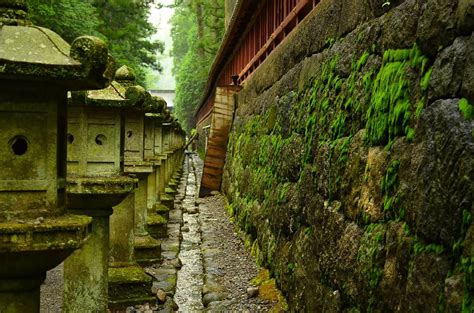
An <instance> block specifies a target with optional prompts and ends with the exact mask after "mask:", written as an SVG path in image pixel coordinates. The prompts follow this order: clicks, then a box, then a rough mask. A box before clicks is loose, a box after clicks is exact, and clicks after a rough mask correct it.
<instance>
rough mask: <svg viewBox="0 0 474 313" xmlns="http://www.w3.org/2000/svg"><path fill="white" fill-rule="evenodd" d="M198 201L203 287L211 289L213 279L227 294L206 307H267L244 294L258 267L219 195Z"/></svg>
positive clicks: (234, 309)
mask: <svg viewBox="0 0 474 313" xmlns="http://www.w3.org/2000/svg"><path fill="white" fill-rule="evenodd" d="M200 202H201V203H200V205H199V211H200V218H201V224H202V226H201V229H202V237H203V244H202V251H203V257H204V263H205V272H206V275H205V281H206V285H209V286H208V288H207V289H208V290H212V289H213V288H214V286H215V283H217V284H218V285H220V286H222V287H224V289H225V292H226V293H227V294H228V296H227V298H226V299H225V300H223V301H220V302H219V301H217V302H211V303H210V304H209V309H211V310H212V311H214V310H215V311H222V310H224V311H240V312H242V311H250V312H262V311H268V310H269V309H270V308H271V307H272V306H273V303H269V302H268V301H265V300H262V299H260V298H258V297H252V298H249V297H248V295H247V288H248V287H250V286H251V285H250V280H251V279H252V278H254V277H255V276H256V275H257V273H258V267H257V265H256V264H255V261H254V260H253V258H252V257H251V256H250V254H249V252H248V251H247V250H246V249H245V247H244V243H243V242H242V240H241V239H240V238H239V237H238V236H237V234H236V233H235V232H234V225H233V224H232V222H231V221H230V219H229V216H228V215H227V212H226V211H225V208H224V199H223V197H222V196H220V195H218V196H213V197H208V198H205V199H201V200H200ZM206 285H205V289H206ZM204 291H207V290H204ZM211 292H212V291H211ZM204 302H206V295H205V296H204Z"/></svg>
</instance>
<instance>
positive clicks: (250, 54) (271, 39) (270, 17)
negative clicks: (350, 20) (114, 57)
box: [218, 0, 319, 86]
mask: <svg viewBox="0 0 474 313" xmlns="http://www.w3.org/2000/svg"><path fill="white" fill-rule="evenodd" d="M262 2H263V4H262V5H261V6H260V8H259V11H258V13H257V14H256V15H255V16H254V18H253V19H252V20H251V21H250V23H251V25H250V27H248V28H247V31H246V33H244V34H243V38H242V39H241V41H240V44H239V46H238V48H237V49H238V50H237V53H236V54H235V55H234V57H233V58H232V60H231V62H229V63H228V64H227V65H226V66H225V68H224V70H223V71H222V72H221V75H220V77H219V80H218V85H219V86H225V85H231V84H233V83H234V81H233V78H232V76H234V79H235V80H236V81H237V83H238V84H241V83H242V82H243V81H245V79H246V78H248V77H249V76H250V74H252V72H253V71H255V69H256V68H257V67H258V66H259V65H260V64H261V63H262V62H263V61H264V60H265V59H266V58H267V57H268V55H270V53H271V52H272V51H273V50H274V49H275V48H276V47H277V46H278V45H279V44H280V43H281V42H282V41H283V40H284V39H285V38H286V36H287V35H288V34H289V33H290V32H291V31H292V30H293V29H294V28H295V27H296V25H298V24H299V23H300V22H301V21H302V20H303V19H304V18H305V17H306V15H308V13H309V12H311V10H312V9H313V8H314V7H315V6H316V5H317V4H318V3H319V0H266V1H262Z"/></svg>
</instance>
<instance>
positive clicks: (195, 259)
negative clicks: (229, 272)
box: [174, 155, 204, 312]
mask: <svg viewBox="0 0 474 313" xmlns="http://www.w3.org/2000/svg"><path fill="white" fill-rule="evenodd" d="M185 165H186V166H187V169H188V170H187V173H188V177H187V182H186V194H185V198H184V199H183V202H182V206H183V207H182V210H183V220H184V225H183V227H182V228H181V230H182V236H183V240H182V242H181V249H180V253H179V259H180V260H181V262H182V268H181V269H180V270H179V271H178V280H177V285H176V293H175V296H174V300H175V302H176V304H177V305H178V307H179V310H180V311H181V312H193V311H202V310H204V306H203V303H202V288H203V284H204V281H203V259H202V253H201V240H202V239H201V225H200V221H199V212H198V208H197V206H196V194H197V188H198V184H197V176H196V164H195V160H194V155H188V156H187V162H186V164H185Z"/></svg>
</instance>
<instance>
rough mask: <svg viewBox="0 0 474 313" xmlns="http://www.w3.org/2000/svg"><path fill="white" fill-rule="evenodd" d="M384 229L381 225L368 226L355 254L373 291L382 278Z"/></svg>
mask: <svg viewBox="0 0 474 313" xmlns="http://www.w3.org/2000/svg"><path fill="white" fill-rule="evenodd" d="M384 241H385V228H384V226H383V225H382V224H370V225H368V226H367V228H366V230H365V232H364V235H363V236H362V240H361V245H360V247H359V250H358V252H357V262H358V264H359V268H360V269H361V271H362V273H363V274H365V275H366V277H367V280H368V283H369V287H370V288H371V289H372V290H374V289H375V288H376V287H377V286H378V284H379V282H380V280H381V278H382V263H381V261H382V258H383V256H384V253H383V252H384Z"/></svg>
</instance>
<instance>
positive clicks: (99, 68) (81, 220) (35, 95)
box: [0, 0, 111, 312]
mask: <svg viewBox="0 0 474 313" xmlns="http://www.w3.org/2000/svg"><path fill="white" fill-rule="evenodd" d="M26 15H27V6H26V1H24V0H15V1H12V0H0V145H2V148H1V149H0V164H1V166H2V170H1V171H0V312H38V311H39V305H40V304H39V303H40V301H39V294H40V285H41V283H42V282H43V280H44V278H45V275H46V271H48V270H49V269H51V268H53V267H55V266H57V265H58V264H60V263H61V262H62V261H63V260H64V259H65V258H66V257H67V256H68V255H70V254H71V253H72V252H73V251H74V250H75V249H77V248H78V247H80V246H81V245H82V244H83V241H84V239H85V238H86V237H87V235H88V233H89V224H90V222H91V218H90V217H87V216H78V215H71V214H66V142H67V141H66V112H67V106H66V103H67V91H68V90H83V89H97V88H104V87H105V86H106V85H107V84H108V83H109V82H110V75H109V74H110V73H111V71H109V70H108V65H109V62H108V51H107V48H106V45H105V44H104V43H103V42H102V41H101V40H99V39H97V38H94V37H80V38H78V39H76V40H75V41H74V42H73V43H72V45H71V46H70V45H69V44H68V43H66V42H65V41H64V40H63V39H61V37H59V36H58V35H57V34H56V33H54V32H52V31H50V30H48V29H45V28H41V27H36V26H32V25H31V24H30V23H28V21H27V20H26Z"/></svg>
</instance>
